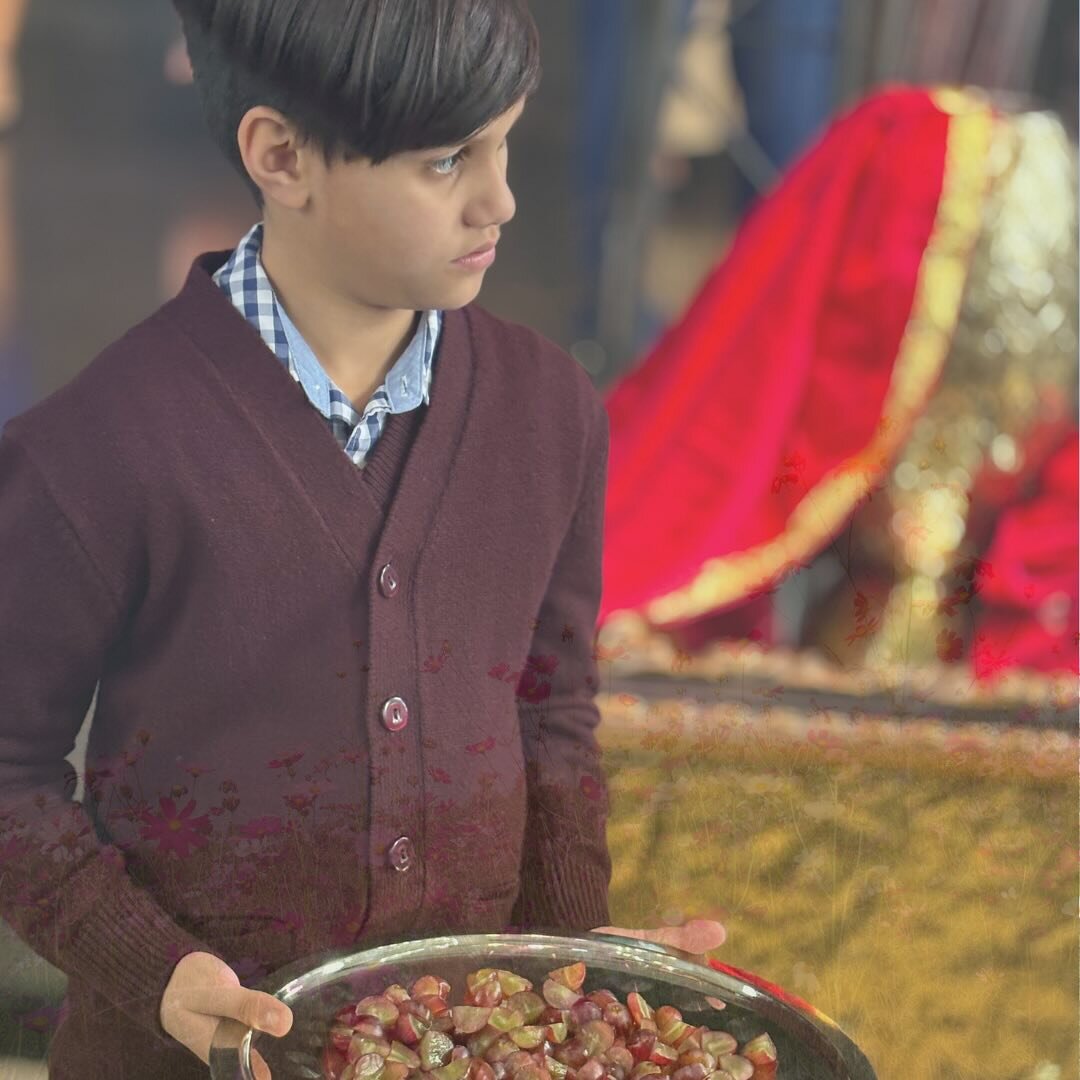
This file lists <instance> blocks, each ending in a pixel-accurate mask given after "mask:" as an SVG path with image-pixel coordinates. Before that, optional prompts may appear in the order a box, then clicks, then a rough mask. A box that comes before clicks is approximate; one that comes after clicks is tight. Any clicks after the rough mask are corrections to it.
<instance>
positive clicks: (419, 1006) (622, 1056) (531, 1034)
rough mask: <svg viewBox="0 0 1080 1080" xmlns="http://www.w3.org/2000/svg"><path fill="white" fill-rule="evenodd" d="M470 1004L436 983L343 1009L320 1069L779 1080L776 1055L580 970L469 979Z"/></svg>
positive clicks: (540, 1079)
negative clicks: (533, 977) (589, 980)
mask: <svg viewBox="0 0 1080 1080" xmlns="http://www.w3.org/2000/svg"><path fill="white" fill-rule="evenodd" d="M465 981H466V992H465V1000H464V1003H463V1004H461V1005H451V1004H450V984H449V983H448V982H446V980H445V979H440V978H438V977H437V976H435V975H424V976H422V977H421V978H419V979H417V980H416V981H415V982H414V983H413V984H412V987H411V989H409V990H406V989H405V988H404V987H403V986H398V985H397V984H395V985H393V986H389V987H387V988H386V989H385V990H384V991H383V992H382V993H381V994H379V995H377V996H374V997H366V998H364V999H363V1000H362V1001H359V1002H357V1003H356V1004H355V1005H350V1006H348V1007H347V1008H345V1009H342V1010H341V1011H340V1012H339V1013H338V1014H337V1016H336V1017H335V1019H334V1025H333V1027H332V1028H331V1032H330V1042H329V1044H328V1045H327V1047H326V1051H325V1054H324V1059H323V1064H324V1071H325V1075H326V1078H327V1080H646V1078H647V1077H650V1076H657V1077H662V1078H663V1080H668V1078H670V1080H773V1078H774V1077H775V1076H776V1047H775V1046H774V1045H773V1041H772V1039H770V1038H769V1036H768V1035H765V1034H762V1035H758V1036H757V1037H756V1038H754V1039H751V1040H750V1041H749V1042H747V1043H745V1044H744V1045H743V1046H742V1047H741V1048H740V1047H739V1045H738V1042H737V1040H736V1039H735V1038H734V1037H733V1036H732V1035H729V1034H728V1033H727V1032H726V1031H714V1030H711V1029H710V1028H707V1027H695V1026H693V1025H691V1024H688V1023H686V1022H685V1021H684V1020H683V1018H682V1014H681V1013H680V1012H679V1010H678V1009H676V1008H673V1007H672V1006H670V1005H662V1006H660V1007H659V1008H658V1009H656V1010H653V1009H652V1008H651V1007H650V1005H649V1003H648V1002H647V1001H646V1000H645V999H644V998H643V997H642V996H641V995H640V994H637V993H631V994H629V995H627V998H626V1003H625V1004H623V1002H621V1001H620V1000H619V999H618V998H617V997H616V996H615V995H614V994H613V993H612V992H611V991H610V990H594V991H592V993H589V994H586V993H584V992H583V990H582V987H583V986H584V984H585V965H584V964H580V963H579V964H571V965H570V966H569V967H563V968H559V969H558V970H556V971H552V972H549V973H548V976H547V978H546V979H545V980H544V985H543V986H542V987H541V988H540V992H539V993H536V992H535V990H534V989H533V984H532V983H531V982H530V981H529V980H528V979H524V978H522V977H521V976H520V975H515V974H514V973H513V972H512V971H503V970H501V969H497V968H481V969H480V970H479V971H474V972H472V973H471V974H470V975H468V976H467V977H466V980H465Z"/></svg>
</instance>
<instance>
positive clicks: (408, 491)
mask: <svg viewBox="0 0 1080 1080" xmlns="http://www.w3.org/2000/svg"><path fill="white" fill-rule="evenodd" d="M229 254H230V252H228V251H216V252H209V253H206V254H203V255H200V256H199V257H198V258H196V259H195V261H194V262H193V264H192V267H191V270H190V272H189V274H188V277H187V280H186V282H185V283H184V286H183V288H182V289H181V291H180V293H179V294H178V295H177V296H176V297H175V298H174V299H173V300H171V301H169V303H167V304H166V305H165V306H164V307H163V308H162V309H161V314H162V315H163V316H165V317H167V318H170V319H171V320H173V321H174V322H176V323H177V324H178V325H179V326H180V327H181V328H182V329H183V330H184V332H185V333H186V334H187V335H188V337H190V338H191V339H192V341H193V342H194V343H195V344H196V345H197V346H198V348H199V349H200V350H201V352H202V353H203V354H204V355H205V356H206V357H207V358H208V359H209V360H210V362H211V363H212V364H213V366H214V368H215V369H216V370H217V372H218V374H219V376H220V378H221V379H222V381H223V383H224V384H225V385H226V387H227V388H228V391H229V393H230V395H231V397H232V399H233V401H234V403H235V404H236V406H237V408H238V410H239V411H240V412H241V413H242V414H243V415H244V416H245V417H246V419H247V420H248V422H250V423H251V424H252V425H253V426H254V427H255V428H256V429H257V430H258V431H259V433H260V434H261V435H262V437H263V439H264V440H265V442H266V443H267V445H268V447H269V450H270V452H272V453H273V454H274V455H275V456H276V457H277V459H278V461H279V463H280V464H281V465H283V466H284V467H285V468H286V469H288V470H289V471H290V472H292V473H293V474H294V475H295V476H296V478H297V480H298V482H299V483H300V485H301V486H302V487H303V488H304V490H305V491H306V492H307V493H308V496H309V498H311V499H312V500H314V501H315V502H316V503H317V505H318V506H319V509H320V515H321V516H322V517H323V519H324V521H325V522H326V524H327V526H328V528H330V529H331V531H332V532H333V533H334V534H335V536H336V538H337V540H338V544H339V546H341V548H342V550H343V552H344V553H345V555H346V558H348V560H349V562H350V564H351V565H353V566H354V567H355V568H356V569H358V570H360V569H362V565H361V564H362V563H363V559H364V553H363V551H362V550H360V549H361V547H362V545H359V544H358V543H357V537H358V535H359V534H358V532H357V529H358V528H359V529H360V532H361V533H363V532H367V531H368V530H369V529H370V527H371V515H372V512H374V513H376V514H378V515H379V517H380V518H382V517H383V516H384V515H385V516H387V517H397V516H398V514H399V513H402V512H404V513H409V511H404V510H402V509H401V507H409V506H413V507H414V508H416V507H418V506H420V505H422V504H423V503H424V502H425V501H429V500H430V501H432V503H434V502H436V501H437V500H438V496H439V493H440V491H441V484H440V482H439V475H440V472H441V471H442V470H443V469H444V468H445V469H447V470H448V469H449V467H450V464H451V462H452V460H453V457H454V452H455V448H456V447H457V444H458V442H459V441H460V439H461V436H462V433H463V431H464V427H465V423H466V419H467V413H468V409H469V404H470V400H471V397H472V387H473V380H474V377H475V372H474V358H473V356H472V349H471V348H470V334H469V330H468V320H467V316H466V314H465V312H464V311H447V312H446V313H445V314H444V317H443V328H442V335H441V338H440V341H439V345H438V351H437V358H436V362H435V364H434V370H433V373H432V382H431V391H430V393H431V403H430V405H427V406H421V407H420V408H419V409H414V410H412V411H411V412H408V413H400V414H391V415H389V416H388V417H387V419H386V426H385V428H384V430H383V433H382V435H381V436H380V438H379V440H378V442H377V443H376V444H375V446H374V447H373V448H372V451H371V454H370V456H369V457H368V459H367V462H366V465H365V467H364V468H363V469H358V468H357V467H356V466H355V465H354V464H353V463H352V461H351V460H350V459H349V458H348V457H347V456H346V455H345V454H344V453H343V452H342V450H341V447H340V446H339V445H338V442H337V440H336V439H335V438H334V436H333V434H332V432H331V431H330V429H329V427H328V426H327V424H326V420H325V419H324V418H323V417H322V416H320V415H319V413H318V411H317V410H316V409H315V408H314V407H313V406H312V405H311V402H310V401H309V400H308V398H307V395H306V394H305V393H304V390H303V388H302V387H301V386H300V385H299V384H298V383H297V382H296V380H295V379H294V378H293V377H292V376H291V375H290V374H289V372H288V370H287V369H286V368H285V366H284V365H283V364H282V363H281V361H280V360H279V359H278V358H277V356H275V355H274V353H273V352H272V351H271V350H270V349H269V348H268V347H267V345H266V343H265V342H264V341H263V339H262V337H261V336H260V334H259V332H258V331H257V330H256V329H255V327H253V326H252V325H251V324H250V323H249V322H248V321H247V320H246V319H245V318H244V316H243V314H242V313H241V312H239V311H238V310H237V309H236V307H235V306H233V304H232V303H230V301H229V299H228V297H227V296H226V295H225V294H224V293H223V292H222V290H221V289H220V288H219V287H218V286H217V285H216V284H215V283H214V281H213V278H212V275H213V273H214V272H215V270H217V269H218V268H219V267H220V266H221V265H222V264H223V263H224V261H225V260H226V259H227V258H228V257H229ZM395 479H397V485H396V488H395V486H394V483H395ZM386 524H387V527H389V525H390V524H391V522H390V521H389V520H388V521H387V523H386Z"/></svg>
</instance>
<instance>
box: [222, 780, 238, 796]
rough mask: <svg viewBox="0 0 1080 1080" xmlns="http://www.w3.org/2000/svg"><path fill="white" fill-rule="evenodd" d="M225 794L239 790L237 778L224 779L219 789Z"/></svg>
mask: <svg viewBox="0 0 1080 1080" xmlns="http://www.w3.org/2000/svg"><path fill="white" fill-rule="evenodd" d="M219 790H220V791H221V792H222V793H223V794H225V795H229V794H231V793H233V792H236V791H238V790H239V788H237V786H236V781H235V780H222V781H221V787H220V789H219Z"/></svg>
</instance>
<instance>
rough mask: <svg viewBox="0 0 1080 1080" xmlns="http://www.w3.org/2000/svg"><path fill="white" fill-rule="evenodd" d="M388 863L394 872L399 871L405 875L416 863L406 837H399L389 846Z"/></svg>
mask: <svg viewBox="0 0 1080 1080" xmlns="http://www.w3.org/2000/svg"><path fill="white" fill-rule="evenodd" d="M389 861H390V865H391V866H392V867H393V868H394V869H395V870H400V871H401V872H402V873H405V871H406V870H408V869H409V868H410V867H411V866H412V864H413V863H414V862H415V861H416V851H415V850H414V848H413V844H412V841H411V840H410V839H409V838H408V837H407V836H399V837H398V838H397V839H396V840H395V841H394V842H393V843H392V844H391V845H390V852H389Z"/></svg>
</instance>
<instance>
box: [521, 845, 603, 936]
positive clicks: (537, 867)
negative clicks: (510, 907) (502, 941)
mask: <svg viewBox="0 0 1080 1080" xmlns="http://www.w3.org/2000/svg"><path fill="white" fill-rule="evenodd" d="M532 865H533V868H534V870H533V873H531V874H530V875H528V876H526V877H525V879H524V880H523V882H522V889H521V897H520V900H519V903H518V906H517V908H516V909H515V912H514V916H515V917H514V919H513V921H514V923H515V924H516V925H519V926H520V927H521V929H523V930H530V929H535V930H562V931H566V932H568V933H582V932H585V931H589V930H592V929H594V928H595V927H597V926H610V925H611V916H610V914H609V912H608V885H609V882H610V880H611V872H610V864H609V866H607V867H604V866H599V865H597V864H595V863H592V862H581V861H579V860H575V859H574V858H573V857H572V856H569V857H568V855H567V853H565V852H561V853H556V854H554V855H552V854H551V853H550V852H548V853H545V854H544V855H542V856H541V857H540V858H539V859H538V860H536V861H535V862H534V863H533V864H532Z"/></svg>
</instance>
